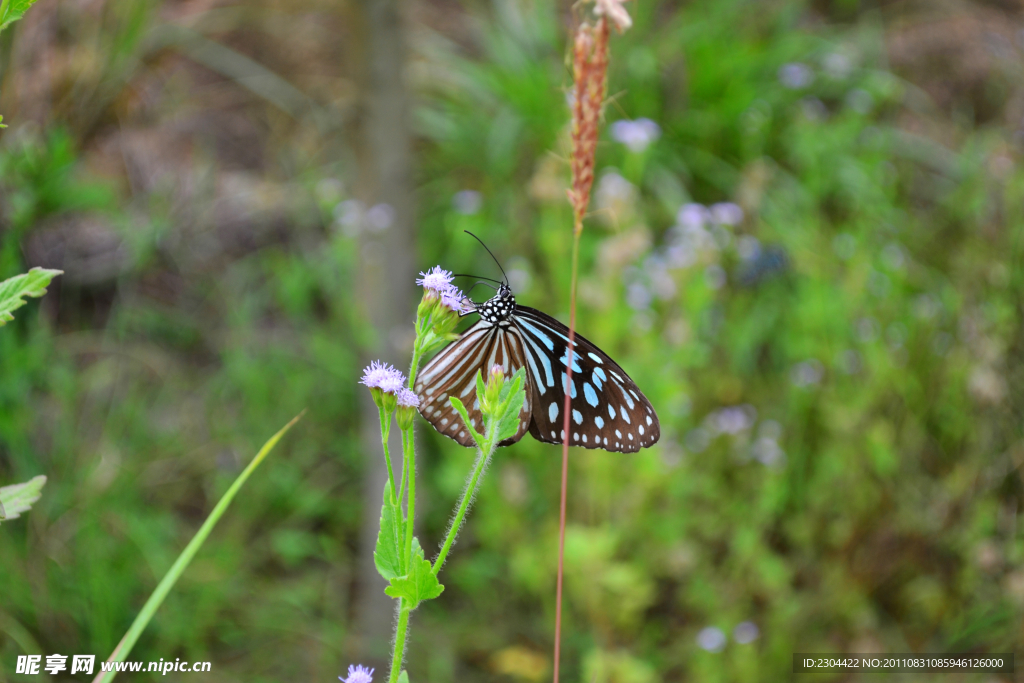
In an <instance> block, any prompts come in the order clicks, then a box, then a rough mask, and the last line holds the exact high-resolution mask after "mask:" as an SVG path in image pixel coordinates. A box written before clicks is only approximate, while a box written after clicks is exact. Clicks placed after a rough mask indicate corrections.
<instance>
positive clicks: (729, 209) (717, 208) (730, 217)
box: [711, 202, 743, 225]
mask: <svg viewBox="0 0 1024 683" xmlns="http://www.w3.org/2000/svg"><path fill="white" fill-rule="evenodd" d="M711 218H712V220H714V221H715V222H716V223H718V224H719V225H739V224H740V223H742V222H743V209H741V208H740V206H739V205H738V204H733V203H732V202H719V203H718V204H712V205H711Z"/></svg>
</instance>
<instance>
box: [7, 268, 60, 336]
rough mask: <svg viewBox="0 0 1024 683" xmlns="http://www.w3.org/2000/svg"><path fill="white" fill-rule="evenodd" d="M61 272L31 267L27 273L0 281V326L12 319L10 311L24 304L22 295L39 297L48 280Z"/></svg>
mask: <svg viewBox="0 0 1024 683" xmlns="http://www.w3.org/2000/svg"><path fill="white" fill-rule="evenodd" d="M63 272H64V271H62V270H47V269H45V268H33V269H32V270H30V271H28V272H27V273H23V274H22V275H15V276H14V277H12V278H10V279H8V280H4V281H3V282H0V326H3V325H6V324H7V323H8V322H10V321H11V320H14V316H13V315H11V311H14V310H17V309H19V308H21V307H22V306H24V305H25V300H24V297H26V296H31V297H35V298H39V297H41V296H42V295H44V294H46V288H47V287H49V285H50V281H51V280H52V279H53V278H55V277H56V276H58V275H60V274H62V273H63Z"/></svg>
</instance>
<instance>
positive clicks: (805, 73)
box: [779, 62, 814, 90]
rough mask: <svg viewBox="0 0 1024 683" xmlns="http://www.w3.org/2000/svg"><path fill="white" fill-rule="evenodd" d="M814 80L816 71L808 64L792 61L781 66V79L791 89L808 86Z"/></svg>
mask: <svg viewBox="0 0 1024 683" xmlns="http://www.w3.org/2000/svg"><path fill="white" fill-rule="evenodd" d="M813 80H814V72H813V71H811V67H809V66H807V65H806V64H801V63H800V62H790V63H789V64H783V65H782V66H781V67H779V81H781V82H782V85H784V86H785V87H787V88H789V89H790V90H801V89H803V88H806V87H807V86H809V85H810V84H811V81H813Z"/></svg>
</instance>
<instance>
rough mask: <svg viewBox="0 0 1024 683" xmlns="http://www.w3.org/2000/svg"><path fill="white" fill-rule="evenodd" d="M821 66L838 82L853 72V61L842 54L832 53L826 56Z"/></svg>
mask: <svg viewBox="0 0 1024 683" xmlns="http://www.w3.org/2000/svg"><path fill="white" fill-rule="evenodd" d="M821 65H822V66H823V67H825V71H826V72H827V73H828V75H829V76H831V77H832V78H835V79H836V80H842V79H844V78H846V77H847V76H849V75H850V73H852V72H853V67H854V64H853V60H852V59H850V58H849V57H848V56H847V55H844V54H843V53H842V52H830V53H829V54H827V55H825V59H823V60H822V62H821Z"/></svg>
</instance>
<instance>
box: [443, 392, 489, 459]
mask: <svg viewBox="0 0 1024 683" xmlns="http://www.w3.org/2000/svg"><path fill="white" fill-rule="evenodd" d="M448 400H449V401H450V402H451V404H452V407H453V408H455V410H456V411H458V413H459V415H461V416H462V422H463V423H464V424H465V425H466V429H468V430H469V433H470V434H471V435H472V436H473V440H474V441H476V445H477V446H480V447H481V448H483V446H482V445H481V444H482V443H483V442H484V437H483V434H480V433H478V432H477V431H476V430H475V429H473V423H472V422H470V421H469V413H467V412H466V406H464V405H462V401H460V400H459V399H457V398H455V397H454V396H449V397H448Z"/></svg>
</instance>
